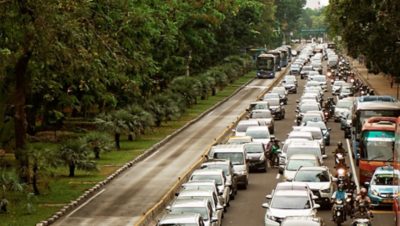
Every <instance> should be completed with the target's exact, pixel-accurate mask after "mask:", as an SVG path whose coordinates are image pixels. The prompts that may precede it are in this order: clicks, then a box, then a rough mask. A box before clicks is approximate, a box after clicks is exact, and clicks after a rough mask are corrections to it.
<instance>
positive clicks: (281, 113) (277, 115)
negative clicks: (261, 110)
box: [268, 98, 285, 119]
mask: <svg viewBox="0 0 400 226" xmlns="http://www.w3.org/2000/svg"><path fill="white" fill-rule="evenodd" d="M268 103H269V108H270V110H271V114H272V115H273V116H274V119H284V118H285V108H284V107H283V103H281V102H280V100H279V99H278V98H275V99H269V100H268Z"/></svg>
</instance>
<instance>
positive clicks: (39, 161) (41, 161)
mask: <svg viewBox="0 0 400 226" xmlns="http://www.w3.org/2000/svg"><path fill="white" fill-rule="evenodd" d="M28 155H29V158H30V160H31V162H32V164H31V165H32V181H31V182H32V190H33V194H34V195H40V191H39V187H38V180H39V179H40V177H46V175H48V174H49V172H50V170H49V168H50V167H56V165H57V161H54V159H55V157H56V156H54V155H55V154H54V151H53V150H50V149H48V148H34V147H33V146H28Z"/></svg>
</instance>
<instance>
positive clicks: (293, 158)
mask: <svg viewBox="0 0 400 226" xmlns="http://www.w3.org/2000/svg"><path fill="white" fill-rule="evenodd" d="M295 159H310V160H316V159H317V157H316V156H315V155H312V154H294V155H292V156H290V158H289V160H295Z"/></svg>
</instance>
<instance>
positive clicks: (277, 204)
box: [271, 195, 311, 209]
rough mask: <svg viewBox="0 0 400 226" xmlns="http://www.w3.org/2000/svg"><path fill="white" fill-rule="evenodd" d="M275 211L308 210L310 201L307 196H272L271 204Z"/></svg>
mask: <svg viewBox="0 0 400 226" xmlns="http://www.w3.org/2000/svg"><path fill="white" fill-rule="evenodd" d="M271 207H272V208H276V209H310V208H311V205H310V200H309V199H308V197H307V196H285V195H279V196H274V198H273V200H272V204H271Z"/></svg>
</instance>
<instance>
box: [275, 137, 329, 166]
mask: <svg viewBox="0 0 400 226" xmlns="http://www.w3.org/2000/svg"><path fill="white" fill-rule="evenodd" d="M302 133H305V132H302ZM294 154H313V155H315V156H317V157H318V158H319V160H320V162H321V163H323V159H324V158H326V157H327V155H323V154H322V152H321V146H320V145H319V143H318V141H315V140H294V141H292V142H290V143H289V144H288V146H287V149H286V152H282V153H281V156H280V157H282V161H281V160H280V162H283V164H282V165H281V164H280V165H279V167H280V168H283V167H284V165H286V163H287V160H288V159H289V158H290V157H291V156H292V155H294Z"/></svg>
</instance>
